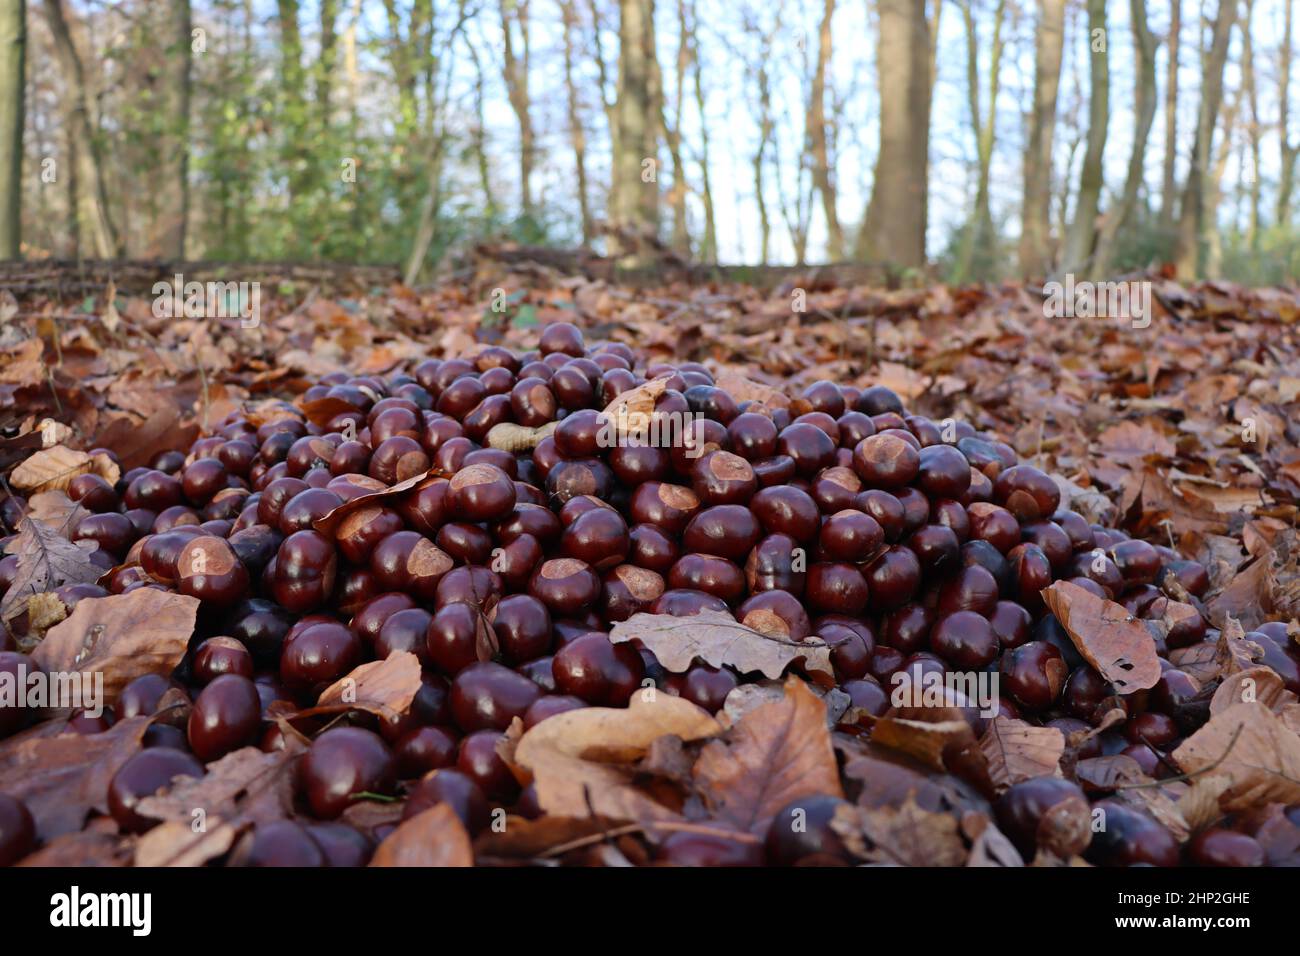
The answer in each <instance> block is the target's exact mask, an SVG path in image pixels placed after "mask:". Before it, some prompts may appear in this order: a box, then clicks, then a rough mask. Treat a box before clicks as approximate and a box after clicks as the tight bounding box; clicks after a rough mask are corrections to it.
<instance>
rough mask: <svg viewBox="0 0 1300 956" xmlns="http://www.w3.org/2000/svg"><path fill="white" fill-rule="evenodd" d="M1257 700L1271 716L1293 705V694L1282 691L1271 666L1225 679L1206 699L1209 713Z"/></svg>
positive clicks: (1239, 673) (1243, 671) (1280, 683)
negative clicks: (1208, 701)
mask: <svg viewBox="0 0 1300 956" xmlns="http://www.w3.org/2000/svg"><path fill="white" fill-rule="evenodd" d="M1255 701H1259V702H1260V703H1261V704H1263V705H1264V706H1265V707H1267V708H1268V709H1269V710H1271V711H1273V713H1275V714H1280V713H1282V711H1283V710H1284V709H1285V708H1286V706H1287V705H1288V704H1294V703H1296V695H1295V694H1293V693H1291V691H1289V690H1287V689H1286V685H1285V684H1283V683H1282V678H1281V677H1279V676H1278V674H1277V671H1275V670H1273V668H1271V667H1262V666H1261V667H1252V668H1250V669H1249V670H1242V671H1237V672H1236V673H1234V674H1231V675H1229V676H1228V677H1225V678H1224V680H1223V683H1222V684H1220V685H1219V686H1218V687H1217V688H1216V689H1215V691H1214V697H1213V698H1211V699H1210V714H1211V716H1213V715H1215V714H1220V713H1223V711H1225V710H1227V709H1228V708H1229V707H1232V706H1233V705H1234V704H1241V703H1246V704H1250V703H1254V702H1255Z"/></svg>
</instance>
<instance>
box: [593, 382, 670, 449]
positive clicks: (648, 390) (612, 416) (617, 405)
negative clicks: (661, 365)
mask: <svg viewBox="0 0 1300 956" xmlns="http://www.w3.org/2000/svg"><path fill="white" fill-rule="evenodd" d="M667 387H668V377H667V376H661V377H659V378H653V379H651V380H650V381H648V382H645V383H643V384H641V385H638V386H637V387H636V388H631V389H628V390H627V391H626V392H623V393H622V394H620V395H618V396H617V397H616V398H615V399H614V400H613V401H612V402H610V403H609V404H608V405H606V406H605V409H604V411H602V412H601V413H600V417H601V418H602V419H603V420H604V422H607V423H608V425H607V427H609V428H611V429H614V434H615V435H616V436H618V437H627V436H631V435H638V434H639V435H645V434H647V433H648V431H649V429H650V420H651V417H652V416H653V415H654V410H655V402H656V401H658V399H659V396H660V395H662V394H663V393H664V390H665V389H666V388H667Z"/></svg>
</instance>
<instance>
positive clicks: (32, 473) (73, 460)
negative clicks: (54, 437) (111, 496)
mask: <svg viewBox="0 0 1300 956" xmlns="http://www.w3.org/2000/svg"><path fill="white" fill-rule="evenodd" d="M88 474H97V475H99V476H100V477H101V478H103V479H104V480H105V481H107V482H108V483H109V484H110V485H112V484H116V483H117V480H118V478H120V477H121V472H120V470H119V469H118V467H117V464H116V463H115V462H114V461H113V460H112V459H111V458H109V457H108V456H107V455H104V454H100V455H96V456H94V457H93V458H92V457H91V456H90V455H89V454H87V453H86V452H84V451H77V450H75V449H73V448H66V447H64V446H63V445H55V446H54V447H53V448H43V449H41V450H40V451H38V452H36V453H35V454H33V455H32V456H31V457H30V458H28V459H27V460H26V461H24V462H23V463H22V464H20V465H19V466H18V467H17V468H15V469H14V470H13V474H11V475H10V476H9V482H10V484H12V485H13V486H14V488H15V490H17V491H21V492H24V493H26V494H36V493H37V492H42V491H65V490H66V489H67V487H68V485H69V484H70V483H71V482H72V479H73V478H76V477H77V476H78V475H88Z"/></svg>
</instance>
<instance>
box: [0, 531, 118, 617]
mask: <svg viewBox="0 0 1300 956" xmlns="http://www.w3.org/2000/svg"><path fill="white" fill-rule="evenodd" d="M96 548H97V546H96V545H95V543H94V542H92V541H83V542H81V543H79V544H74V543H73V542H71V541H69V540H68V539H67V538H65V537H63V535H62V534H61V533H60V532H59V530H58V529H57V528H54V527H51V526H50V525H47V524H44V523H42V522H40V521H33V520H32V519H31V518H24V519H23V520H22V521H20V522H19V523H18V537H16V538H14V540H12V541H10V542H9V544H8V545H6V546H5V553H7V554H15V555H17V556H18V568H17V570H16V571H15V573H14V579H13V583H12V584H10V585H9V590H8V591H7V592H6V593H5V596H4V600H3V601H0V619H2V620H3V623H4V624H5V625H8V624H9V623H10V622H11V621H13V620H14V619H15V618H16V617H18V616H19V615H20V614H22V613H23V612H24V611H25V610H27V600H28V598H30V597H31V596H32V595H34V594H44V593H45V592H47V591H53V590H54V589H55V588H58V587H62V586H63V585H65V584H93V583H94V582H95V581H97V580H99V578H100V576H101V575H102V574H103V573H104V569H103V568H101V567H100V566H99V565H98V564H95V562H93V561H91V560H90V554H91V552H92V551H95V550H96Z"/></svg>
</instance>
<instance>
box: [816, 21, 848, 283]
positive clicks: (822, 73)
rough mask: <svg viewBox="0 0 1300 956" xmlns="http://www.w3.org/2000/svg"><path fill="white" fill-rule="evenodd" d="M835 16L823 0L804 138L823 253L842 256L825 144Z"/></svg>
mask: <svg viewBox="0 0 1300 956" xmlns="http://www.w3.org/2000/svg"><path fill="white" fill-rule="evenodd" d="M834 17H835V0H823V3H822V19H821V24H820V26H819V27H818V30H817V60H816V64H817V65H816V66H815V67H814V69H813V77H812V86H811V89H810V90H809V94H808V120H807V139H808V153H809V157H810V159H811V164H812V178H813V185H814V186H815V187H816V189H817V192H818V194H819V195H820V196H821V201H822V216H823V217H824V218H825V220H826V257H827V258H828V259H830V260H832V261H838V260H840V259H843V258H844V227H843V226H841V225H840V217H839V212H838V211H837V206H836V188H835V170H834V167H833V161H832V158H831V155H830V148H829V146H828V145H827V140H828V138H829V137H828V136H827V130H826V127H827V125H828V123H827V119H826V71H827V69H828V68H829V67H830V63H831V47H832V33H831V21H832V20H833V19H834Z"/></svg>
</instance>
